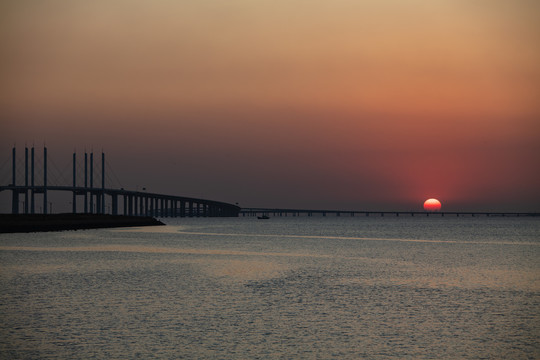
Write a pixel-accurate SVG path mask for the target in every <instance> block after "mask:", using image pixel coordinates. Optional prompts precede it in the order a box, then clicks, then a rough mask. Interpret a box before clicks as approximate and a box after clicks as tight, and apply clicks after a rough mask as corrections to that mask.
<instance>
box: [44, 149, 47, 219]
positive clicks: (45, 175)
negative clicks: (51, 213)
mask: <svg viewBox="0 0 540 360" xmlns="http://www.w3.org/2000/svg"><path fill="white" fill-rule="evenodd" d="M43 213H44V214H47V148H46V147H44V148H43Z"/></svg>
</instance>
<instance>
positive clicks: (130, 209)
mask: <svg viewBox="0 0 540 360" xmlns="http://www.w3.org/2000/svg"><path fill="white" fill-rule="evenodd" d="M28 150H29V149H28V147H25V149H24V179H23V180H19V179H17V153H16V148H15V147H14V148H13V150H12V169H11V170H12V176H11V177H12V181H11V184H9V185H5V186H0V192H2V191H11V193H12V198H11V212H12V214H20V213H24V214H35V213H36V205H37V202H36V195H37V197H39V196H41V200H42V202H43V206H42V207H41V208H40V210H41V212H42V213H43V214H47V213H49V212H52V203H51V202H49V200H48V195H49V193H50V192H71V193H72V201H71V205H72V212H73V213H77V212H78V211H77V209H78V208H77V203H78V202H79V203H80V202H81V201H82V203H83V209H82V211H80V212H82V213H85V214H88V213H95V214H107V213H110V214H112V215H129V216H159V217H231V216H238V214H239V212H240V207H238V206H236V205H233V204H229V203H225V202H220V201H213V200H206V199H197V198H191V197H184V196H174V195H165V194H156V193H148V192H146V191H130V190H125V189H123V188H120V189H116V188H108V187H106V185H105V173H106V171H105V170H106V168H105V153H103V152H102V153H101V184H100V185H101V186H98V187H96V186H94V185H95V184H94V178H95V176H94V153H93V152H91V153H90V154H88V153H86V152H85V153H84V179H83V181H82V183H81V184H77V154H76V153H73V181H72V184H70V185H68V184H66V185H49V183H48V180H49V179H48V178H47V176H48V169H47V148H46V147H44V148H43V158H42V161H41V164H42V168H41V173H42V175H43V177H42V179H41V181H39V180H40V179H37V177H36V176H35V175H36V173H37V172H39V171H36V167H35V165H36V161H35V157H36V156H35V155H36V154H35V150H34V147H32V148H31V149H30V159H29V151H28ZM37 170H39V169H37ZM97 170H99V169H97ZM17 181H19V183H18V182H17ZM21 197H22V198H23V199H24V200H23V207H22V209H21V207H20V206H19V205H20V198H21ZM38 200H39V199H38ZM107 200H108V202H109V203H110V206H106V203H107ZM48 205H50V208H49V207H48Z"/></svg>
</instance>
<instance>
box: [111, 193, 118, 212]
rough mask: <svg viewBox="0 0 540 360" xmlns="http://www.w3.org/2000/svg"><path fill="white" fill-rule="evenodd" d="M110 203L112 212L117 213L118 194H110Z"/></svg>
mask: <svg viewBox="0 0 540 360" xmlns="http://www.w3.org/2000/svg"><path fill="white" fill-rule="evenodd" d="M111 203H112V204H111V205H112V214H113V215H118V195H117V194H111Z"/></svg>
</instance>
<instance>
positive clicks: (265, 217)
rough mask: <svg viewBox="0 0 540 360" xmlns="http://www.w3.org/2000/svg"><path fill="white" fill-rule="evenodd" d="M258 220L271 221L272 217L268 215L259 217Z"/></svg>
mask: <svg viewBox="0 0 540 360" xmlns="http://www.w3.org/2000/svg"><path fill="white" fill-rule="evenodd" d="M257 219H259V220H266V219H270V217H269V216H267V215H262V216H257Z"/></svg>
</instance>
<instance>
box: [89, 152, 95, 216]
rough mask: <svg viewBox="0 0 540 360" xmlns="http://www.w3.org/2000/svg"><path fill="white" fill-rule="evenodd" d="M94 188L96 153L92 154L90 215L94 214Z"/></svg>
mask: <svg viewBox="0 0 540 360" xmlns="http://www.w3.org/2000/svg"><path fill="white" fill-rule="evenodd" d="M93 187H94V153H93V152H92V153H90V213H91V214H93V213H94V193H93V192H92V188H93Z"/></svg>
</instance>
